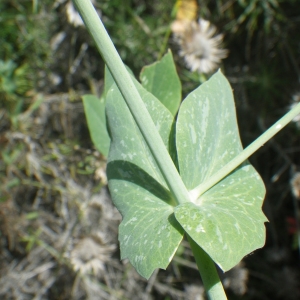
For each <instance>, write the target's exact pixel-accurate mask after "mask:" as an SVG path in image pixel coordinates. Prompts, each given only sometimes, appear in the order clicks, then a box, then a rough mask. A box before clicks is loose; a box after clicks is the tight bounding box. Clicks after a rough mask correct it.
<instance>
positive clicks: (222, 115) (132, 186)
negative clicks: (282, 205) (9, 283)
mask: <svg viewBox="0 0 300 300" xmlns="http://www.w3.org/2000/svg"><path fill="white" fill-rule="evenodd" d="M74 3H75V5H76V7H77V9H78V11H79V12H80V14H81V16H82V19H83V21H84V22H85V25H86V27H87V29H88V30H89V32H90V34H91V35H92V37H93V39H94V41H95V43H96V45H97V47H98V49H99V52H100V53H101V55H102V57H103V59H104V61H105V63H106V66H107V67H106V70H105V74H106V75H105V87H104V92H103V95H102V97H101V99H97V98H96V97H95V96H93V95H86V96H84V97H83V101H84V108H85V113H86V117H87V121H88V125H89V129H90V132H91V136H92V139H93V142H94V143H95V146H96V147H97V148H98V149H99V150H100V151H101V152H102V153H103V154H104V155H106V156H107V161H108V163H107V177H108V186H109V190H110V193H111V195H112V200H113V202H114V204H115V206H116V207H117V208H118V210H119V211H120V212H121V214H122V217H123V220H122V223H121V224H120V227H119V242H120V248H121V258H122V259H125V258H128V259H129V261H130V262H131V264H132V265H133V266H134V267H135V269H136V270H137V272H138V273H139V274H140V275H141V276H143V277H145V278H147V279H148V278H149V277H150V276H151V274H152V273H153V271H154V270H155V269H157V268H162V269H165V268H166V267H167V266H168V265H169V263H170V261H171V260H172V258H173V256H174V254H175V252H176V250H177V248H178V246H179V244H180V242H181V241H182V239H183V236H184V235H186V237H187V239H188V241H189V243H190V246H191V249H192V251H193V254H194V256H195V260H196V263H197V266H198V268H199V272H200V274H201V277H202V281H203V283H204V286H205V288H206V292H207V294H208V297H209V299H226V295H225V292H224V289H223V286H222V284H221V281H220V279H219V277H218V273H217V271H216V267H215V264H217V265H218V266H219V267H220V268H221V270H223V271H224V272H226V271H228V270H229V269H231V268H232V267H234V266H235V265H236V264H237V263H239V262H240V260H241V259H242V258H243V257H244V256H245V255H247V254H249V253H250V252H252V251H254V250H255V249H258V248H260V247H263V245H264V243H265V226H264V222H266V221H267V218H266V217H265V215H264V214H263V212H262V210H261V207H262V203H263V199H264V196H265V187H264V184H263V181H262V179H261V177H260V176H259V174H258V173H257V172H256V170H255V169H254V168H253V167H252V166H251V164H250V163H249V161H247V159H248V157H249V156H250V155H251V154H253V153H254V152H255V151H256V150H257V149H259V148H260V147H261V146H262V145H263V144H264V143H266V142H267V141H268V140H269V139H270V138H271V137H272V136H274V135H275V134H276V133H277V132H278V131H279V130H281V129H282V128H283V127H284V126H285V125H286V124H287V123H288V122H290V121H291V120H292V119H293V118H294V117H295V116H296V115H297V114H298V113H300V104H299V105H297V106H296V107H295V108H294V109H293V110H292V111H290V112H289V113H287V114H286V115H285V116H284V117H283V118H281V119H280V120H279V121H278V122H276V123H275V124H274V125H273V126H272V127H271V128H270V129H269V130H267V131H266V132H265V133H264V134H263V135H261V136H260V137H259V138H258V139H257V140H256V141H254V142H253V143H252V144H251V145H250V146H248V147H247V148H246V149H243V147H242V144H241V140H240V136H239V130H238V125H237V120H236V112H235V104H234V99H233V94H232V89H231V87H230V85H229V83H228V81H227V79H226V78H225V76H224V75H223V74H222V73H221V71H218V72H217V73H216V74H214V75H213V76H212V77H211V78H210V79H209V80H208V81H207V82H205V83H203V84H202V85H200V87H198V88H197V89H195V90H194V91H192V92H191V93H190V94H189V95H188V96H187V97H186V98H185V99H184V100H183V101H181V84H180V81H179V78H178V76H177V73H176V69H175V65H174V62H173V57H172V53H171V52H170V51H169V52H168V53H167V54H166V55H165V56H164V57H163V58H162V59H161V60H160V61H159V62H156V63H154V64H152V65H150V66H147V67H144V68H143V70H142V72H141V74H140V82H141V83H139V82H138V81H137V80H136V79H135V78H134V77H133V76H132V74H131V72H130V70H128V69H127V68H126V67H125V66H124V64H123V63H122V61H121V59H120V57H119V55H118V53H117V51H116V49H115V48H114V46H113V44H112V42H111V39H110V38H109V36H108V34H107V32H106V30H105V28H104V26H103V24H102V22H101V20H100V19H99V17H98V15H97V13H96V11H95V10H94V8H93V6H92V4H91V2H90V1H88V0H74ZM106 128H108V131H107V129H106ZM108 132H109V134H108Z"/></svg>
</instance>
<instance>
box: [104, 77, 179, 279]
mask: <svg viewBox="0 0 300 300" xmlns="http://www.w3.org/2000/svg"><path fill="white" fill-rule="evenodd" d="M135 85H136V87H137V88H138V91H139V93H140V95H141V97H142V99H143V101H144V103H145V105H146V107H147V109H148V111H149V113H150V115H151V117H152V119H153V121H154V123H155V124H156V127H157V129H158V131H159V133H160V135H161V137H162V139H163V141H164V143H165V145H166V147H167V148H169V144H170V139H173V138H174V137H170V135H171V133H172V132H173V131H172V127H173V116H172V115H171V114H170V112H169V111H168V110H167V109H166V108H165V107H164V106H163V105H162V104H161V103H160V102H159V100H157V99H156V98H155V97H154V96H153V95H152V94H150V93H149V92H147V91H146V90H145V89H144V88H143V87H141V85H140V84H139V83H138V82H137V81H135ZM106 112H107V117H108V124H109V130H110V133H111V137H112V142H111V148H110V152H109V156H108V165H107V177H108V185H109V190H110V192H111V195H112V199H113V202H114V204H115V206H116V207H117V208H118V210H119V211H120V213H121V214H122V216H123V221H122V223H121V225H120V227H119V241H120V248H121V259H125V258H128V259H129V260H130V262H131V264H132V265H133V266H134V267H135V269H136V270H137V272H138V273H139V274H140V275H142V276H144V277H145V278H149V277H150V275H151V274H152V272H153V271H154V269H156V268H163V269H165V268H166V267H167V266H168V264H169V263H170V261H171V259H172V257H173V255H174V253H175V251H176V249H177V247H178V245H179V244H180V241H181V240H182V237H183V231H182V228H181V227H180V226H179V224H178V222H177V221H176V220H175V217H174V214H173V210H174V200H173V199H172V196H171V194H170V192H169V190H168V188H167V185H166V183H165V181H164V178H163V176H162V174H161V173H160V170H159V168H158V166H157V165H156V162H155V160H154V158H153V157H152V154H151V152H150V150H149V148H148V146H147V144H146V142H145V141H144V139H143V136H142V135H141V133H140V131H139V129H138V128H137V125H136V124H135V121H134V120H133V117H132V115H131V113H130V111H129V109H128V108H127V105H126V103H125V101H124V100H123V98H122V96H121V94H120V92H119V90H118V88H117V86H116V85H115V84H114V85H113V86H112V87H111V89H110V91H109V92H108V94H107V106H106Z"/></svg>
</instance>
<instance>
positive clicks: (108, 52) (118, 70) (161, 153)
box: [73, 0, 190, 204]
mask: <svg viewBox="0 0 300 300" xmlns="http://www.w3.org/2000/svg"><path fill="white" fill-rule="evenodd" d="M73 2H74V3H75V5H76V7H77V9H78V11H79V13H80V15H81V17H82V19H83V21H84V23H85V25H86V27H87V29H88V31H89V32H90V34H91V36H92V37H93V39H94V41H95V43H96V45H97V48H98V50H99V52H100V53H101V55H102V57H103V59H104V61H105V63H106V65H107V67H108V68H109V70H110V72H111V74H112V76H113V78H114V80H115V82H116V84H117V86H118V88H119V90H120V92H121V93H122V95H123V98H124V100H125V101H126V104H127V106H128V108H129V110H130V112H131V114H132V116H133V118H134V120H135V122H136V124H137V126H138V127H139V129H140V131H141V133H142V135H143V137H144V139H145V141H146V143H147V145H148V147H149V149H150V151H151V152H152V154H153V157H154V158H155V160H156V162H157V165H158V167H159V168H160V170H161V173H162V175H163V176H164V178H165V181H166V183H167V185H168V187H169V189H170V191H171V193H172V194H173V196H174V199H175V201H176V202H177V203H178V204H180V203H184V202H187V201H190V200H189V194H188V191H187V189H186V187H185V185H184V183H183V181H182V180H181V177H180V175H179V174H178V171H177V169H176V167H175V165H174V163H173V161H172V159H171V157H170V155H169V153H168V151H167V149H166V147H165V146H164V144H163V141H162V139H161V137H160V135H159V133H158V131H157V129H156V127H155V125H154V123H153V121H152V119H151V117H150V115H149V113H148V111H147V109H146V107H145V105H144V102H143V101H142V99H141V97H140V95H139V93H138V91H137V89H136V88H135V86H134V84H133V82H132V79H131V77H130V75H129V73H128V72H127V70H126V68H125V66H124V64H123V62H122V60H121V58H120V56H119V54H118V52H117V50H116V49H115V47H114V45H113V43H112V41H111V39H110V37H109V35H108V34H107V32H106V30H105V28H104V26H103V24H102V22H101V20H100V18H99V16H98V14H97V12H96V11H95V9H94V7H93V5H92V3H91V2H90V1H88V0H73Z"/></svg>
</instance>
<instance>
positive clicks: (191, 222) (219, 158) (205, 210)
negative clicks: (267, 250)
mask: <svg viewBox="0 0 300 300" xmlns="http://www.w3.org/2000/svg"><path fill="white" fill-rule="evenodd" d="M176 146H177V154H178V162H179V170H180V175H181V177H182V179H183V181H184V183H185V185H186V186H187V188H188V189H189V190H192V189H193V188H195V187H196V186H198V185H199V184H201V183H203V182H205V180H207V179H208V178H210V177H211V176H212V175H213V174H214V173H215V172H216V171H218V170H219V169H220V168H221V167H223V166H224V165H225V164H226V163H228V162H229V161H230V160H232V159H233V158H234V157H235V156H236V155H237V154H238V153H240V152H241V151H242V145H241V141H240V137H239V132H238V126H237V121H236V114H235V106H234V100H233V95H232V91H231V87H230V85H229V83H228V81H227V80H226V78H225V77H224V76H223V75H222V73H221V72H217V73H216V74H215V75H214V76H212V77H211V79H210V80H209V81H207V82H205V83H204V84H202V85H201V86H200V87H199V88H198V89H196V90H195V91H193V92H192V93H191V94H190V95H188V97H187V98H186V99H185V100H184V101H183V103H182V105H181V107H180V110H179V115H178V121H177V124H176ZM264 195H265V188H264V184H263V182H262V180H261V178H260V177H259V175H258V173H257V172H256V171H255V169H254V168H253V167H252V166H251V165H250V164H249V163H248V162H246V163H245V164H244V165H243V166H241V167H239V168H237V169H236V170H235V171H234V172H232V173H231V174H229V175H228V176H227V177H226V178H224V179H223V180H222V181H220V182H219V183H218V184H216V185H215V186H214V187H212V188H211V189H210V190H208V191H207V192H206V193H204V194H203V195H201V196H200V198H199V199H196V200H195V203H192V202H191V203H185V204H182V205H180V206H178V207H176V209H175V217H176V219H177V221H178V222H179V223H180V224H181V226H182V227H183V228H184V230H185V231H186V232H187V233H188V234H189V235H190V236H191V237H192V238H193V239H194V241H195V242H197V243H198V244H199V246H200V247H202V249H203V250H204V251H206V252H207V254H208V255H209V256H210V257H211V258H212V259H213V260H214V261H215V262H216V263H217V264H218V265H219V266H220V268H221V269H222V270H224V271H227V270H229V269H230V268H232V267H233V266H235V265H236V264H237V263H238V262H239V261H240V260H241V259H242V257H243V256H245V255H247V254H248V253H250V252H252V251H253V250H255V249H257V248H260V247H262V246H263V244H264V241H265V226H264V222H265V221H266V220H267V219H266V217H265V216H264V214H263V213H262V211H261V206H262V202H263V199H264Z"/></svg>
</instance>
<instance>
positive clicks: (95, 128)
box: [82, 95, 110, 156]
mask: <svg viewBox="0 0 300 300" xmlns="http://www.w3.org/2000/svg"><path fill="white" fill-rule="evenodd" d="M82 100H83V107H84V112H85V116H86V119H87V123H88V127H89V131H90V135H91V139H92V141H93V143H94V145H95V147H96V148H97V150H98V151H100V152H101V153H102V154H103V155H104V156H107V155H108V151H109V145H110V137H109V135H108V132H107V128H106V117H105V101H104V98H100V99H99V98H98V97H96V96H94V95H84V96H83V97H82Z"/></svg>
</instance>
